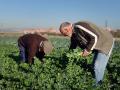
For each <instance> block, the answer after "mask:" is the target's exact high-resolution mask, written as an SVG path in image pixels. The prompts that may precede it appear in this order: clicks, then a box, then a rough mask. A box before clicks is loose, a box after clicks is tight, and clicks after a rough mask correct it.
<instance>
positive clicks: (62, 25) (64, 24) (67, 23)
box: [59, 22, 71, 31]
mask: <svg viewBox="0 0 120 90" xmlns="http://www.w3.org/2000/svg"><path fill="white" fill-rule="evenodd" d="M70 24H71V23H70V22H63V23H62V24H61V25H60V28H59V30H60V31H61V29H63V28H64V27H66V26H68V25H70Z"/></svg>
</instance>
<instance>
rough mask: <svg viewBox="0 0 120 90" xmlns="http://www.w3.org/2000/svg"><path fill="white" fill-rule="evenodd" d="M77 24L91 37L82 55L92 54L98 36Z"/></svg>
mask: <svg viewBox="0 0 120 90" xmlns="http://www.w3.org/2000/svg"><path fill="white" fill-rule="evenodd" d="M76 26H77V27H78V28H80V29H81V30H83V31H84V32H85V33H86V36H87V38H89V41H88V44H87V47H86V48H85V49H84V50H83V52H82V54H81V55H82V56H87V55H89V54H90V52H91V50H93V49H94V47H95V46H96V44H97V40H98V36H97V35H96V34H94V33H93V32H91V31H90V30H88V29H87V28H85V27H83V26H81V25H76Z"/></svg>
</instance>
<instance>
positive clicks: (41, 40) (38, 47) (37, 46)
mask: <svg viewBox="0 0 120 90" xmlns="http://www.w3.org/2000/svg"><path fill="white" fill-rule="evenodd" d="M18 46H19V50H20V53H19V54H20V59H21V61H22V62H28V63H29V64H32V62H33V59H34V56H36V57H37V58H39V59H40V60H41V61H42V62H43V60H42V59H43V57H44V55H45V54H49V53H50V52H51V51H52V49H53V46H52V44H51V42H50V41H48V39H46V38H45V37H43V36H41V35H38V34H25V35H23V36H21V37H19V39H18Z"/></svg>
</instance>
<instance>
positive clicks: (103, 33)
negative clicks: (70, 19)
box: [74, 21, 113, 54]
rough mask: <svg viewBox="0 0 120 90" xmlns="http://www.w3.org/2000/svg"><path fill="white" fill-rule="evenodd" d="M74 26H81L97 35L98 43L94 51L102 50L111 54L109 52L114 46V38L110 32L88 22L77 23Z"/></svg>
mask: <svg viewBox="0 0 120 90" xmlns="http://www.w3.org/2000/svg"><path fill="white" fill-rule="evenodd" d="M74 25H75V26H77V25H78V26H79V25H81V26H83V27H85V28H87V29H88V30H90V31H91V32H93V33H95V34H96V35H97V37H98V41H97V44H96V46H95V48H94V49H97V50H100V51H102V52H104V53H105V54H108V53H109V50H110V48H111V46H112V44H113V36H112V34H111V33H110V32H109V31H107V30H105V29H103V28H101V27H98V26H96V25H95V24H93V23H91V22H88V21H80V22H77V23H75V24H74Z"/></svg>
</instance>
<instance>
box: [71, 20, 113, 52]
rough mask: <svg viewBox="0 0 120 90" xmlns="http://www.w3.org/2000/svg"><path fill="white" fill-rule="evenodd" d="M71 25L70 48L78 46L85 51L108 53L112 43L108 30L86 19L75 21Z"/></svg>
mask: <svg viewBox="0 0 120 90" xmlns="http://www.w3.org/2000/svg"><path fill="white" fill-rule="evenodd" d="M73 27H74V28H73V34H72V37H71V45H70V49H75V48H76V47H77V46H79V47H81V48H82V49H86V50H87V51H91V50H98V51H100V52H103V53H105V54H108V53H109V51H110V49H111V47H112V44H113V37H112V35H111V33H110V32H109V31H107V30H104V29H102V28H100V27H98V26H96V25H95V24H93V23H91V22H86V21H81V22H77V23H75V24H74V25H73Z"/></svg>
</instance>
